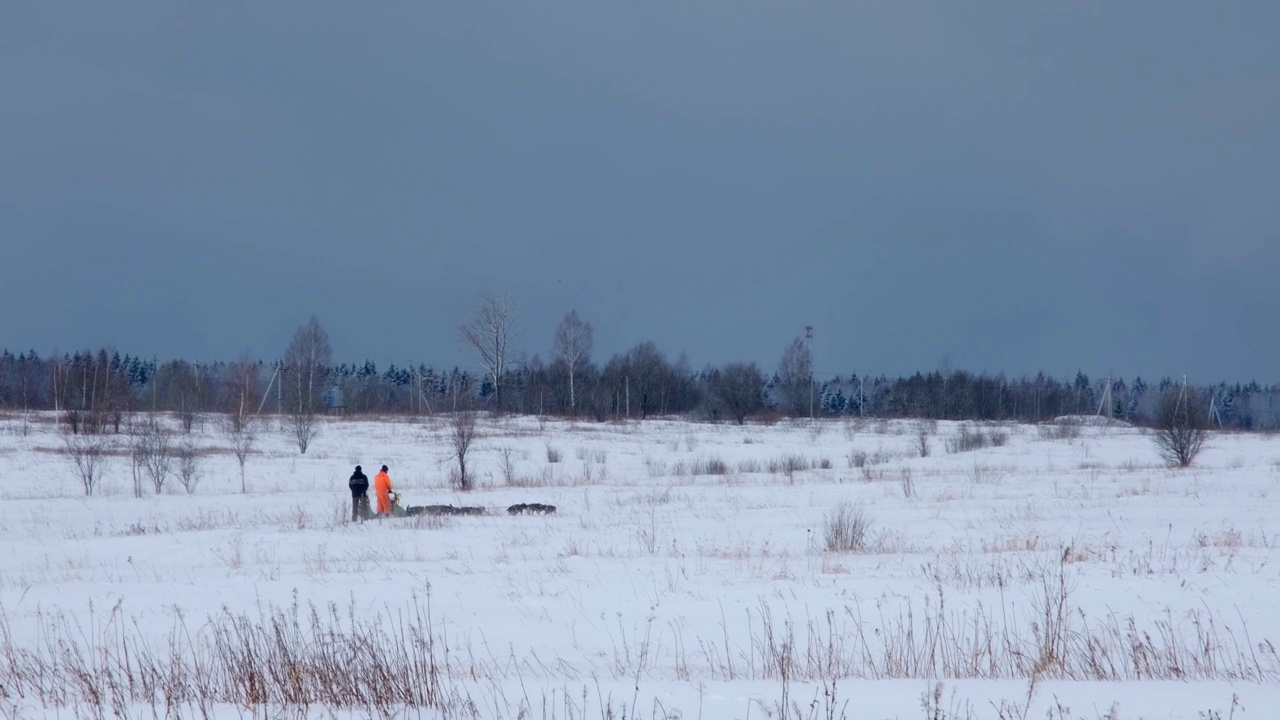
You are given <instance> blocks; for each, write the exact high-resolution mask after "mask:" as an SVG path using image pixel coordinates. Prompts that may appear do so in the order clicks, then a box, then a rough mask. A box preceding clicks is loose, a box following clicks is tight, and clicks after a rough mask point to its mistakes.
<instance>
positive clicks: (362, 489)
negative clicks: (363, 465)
mask: <svg viewBox="0 0 1280 720" xmlns="http://www.w3.org/2000/svg"><path fill="white" fill-rule="evenodd" d="M347 486H348V487H350V488H351V497H353V498H354V497H360V496H361V495H364V494H366V493H367V492H369V478H367V477H365V474H364V473H362V472H360V466H359V465H357V466H356V471H355V472H354V473H352V474H351V480H350V481H349V482H347Z"/></svg>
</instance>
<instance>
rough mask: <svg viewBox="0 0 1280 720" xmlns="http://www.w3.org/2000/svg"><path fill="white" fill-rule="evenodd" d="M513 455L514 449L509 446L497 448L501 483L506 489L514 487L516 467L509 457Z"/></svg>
mask: <svg viewBox="0 0 1280 720" xmlns="http://www.w3.org/2000/svg"><path fill="white" fill-rule="evenodd" d="M513 454H515V448H513V447H511V446H510V445H504V446H502V447H500V448H498V458H499V461H500V463H501V465H502V482H503V483H505V484H506V485H507V486H508V487H511V486H513V485H515V480H516V466H515V462H514V461H513V460H512V458H511V456H512V455H513Z"/></svg>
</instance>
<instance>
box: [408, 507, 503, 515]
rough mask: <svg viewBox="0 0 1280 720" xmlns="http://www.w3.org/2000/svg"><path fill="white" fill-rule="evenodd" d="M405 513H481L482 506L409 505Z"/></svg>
mask: <svg viewBox="0 0 1280 720" xmlns="http://www.w3.org/2000/svg"><path fill="white" fill-rule="evenodd" d="M405 514H406V515H411V516H412V515H437V516H438V515H483V514H484V508H482V507H473V506H470V505H463V506H462V507H454V506H452V505H410V506H409V507H407V508H405Z"/></svg>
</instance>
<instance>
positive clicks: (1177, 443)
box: [1152, 385, 1209, 468]
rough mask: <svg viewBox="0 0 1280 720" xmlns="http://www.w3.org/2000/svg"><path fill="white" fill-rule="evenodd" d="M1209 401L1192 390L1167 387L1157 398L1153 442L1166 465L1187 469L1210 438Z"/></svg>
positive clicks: (1198, 392) (1201, 394) (1184, 387)
mask: <svg viewBox="0 0 1280 720" xmlns="http://www.w3.org/2000/svg"><path fill="white" fill-rule="evenodd" d="M1208 412H1209V401H1208V399H1207V397H1206V396H1205V394H1204V393H1202V392H1200V391H1199V390H1196V389H1194V388H1189V387H1186V386H1185V385H1184V386H1182V387H1170V388H1168V389H1167V390H1166V391H1165V392H1164V394H1163V395H1161V396H1160V402H1159V404H1158V405H1157V406H1156V412H1155V420H1154V422H1153V426H1152V439H1153V440H1154V441H1155V444H1156V449H1157V451H1158V452H1159V453H1160V457H1161V458H1163V459H1164V461H1165V462H1167V463H1169V464H1170V465H1173V466H1175V467H1184V468H1185V467H1190V466H1191V463H1193V462H1195V459H1196V456H1197V455H1199V454H1200V451H1202V450H1204V445H1205V441H1206V440H1208V438H1209V416H1208Z"/></svg>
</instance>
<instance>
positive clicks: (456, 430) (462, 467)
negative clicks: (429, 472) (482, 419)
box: [449, 410, 476, 491]
mask: <svg viewBox="0 0 1280 720" xmlns="http://www.w3.org/2000/svg"><path fill="white" fill-rule="evenodd" d="M475 439H476V414H475V413H474V412H473V411H470V410H466V411H463V412H456V413H454V414H453V417H451V418H450V419H449V445H450V447H452V448H453V455H452V457H453V459H454V460H457V461H458V468H457V470H458V471H457V473H456V474H452V473H451V474H450V476H449V477H450V479H451V480H452V481H453V486H454V487H455V488H457V489H458V490H463V491H466V490H471V489H472V488H474V487H475V479H474V478H473V477H472V476H471V475H470V474H468V472H467V453H468V452H470V450H471V445H472V443H474V442H475Z"/></svg>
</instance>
